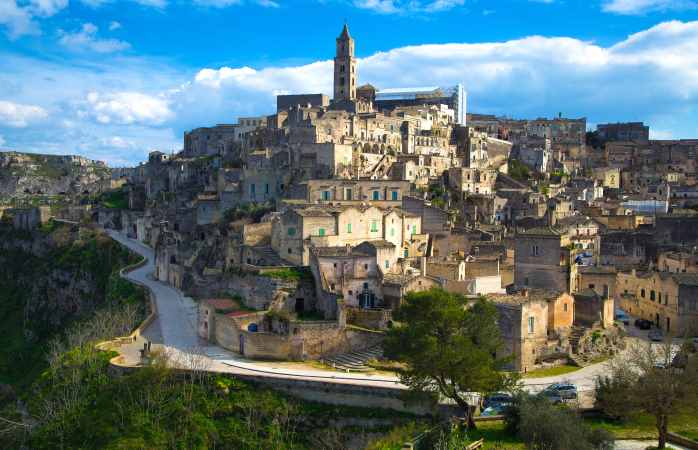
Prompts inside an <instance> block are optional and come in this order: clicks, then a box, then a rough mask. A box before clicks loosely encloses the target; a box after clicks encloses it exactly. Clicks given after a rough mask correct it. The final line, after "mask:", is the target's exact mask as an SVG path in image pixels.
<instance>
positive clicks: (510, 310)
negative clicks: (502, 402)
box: [487, 289, 575, 372]
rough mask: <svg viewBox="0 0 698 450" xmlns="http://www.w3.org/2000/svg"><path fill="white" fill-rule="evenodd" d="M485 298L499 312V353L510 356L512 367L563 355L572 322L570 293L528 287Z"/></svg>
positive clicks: (522, 368)
mask: <svg viewBox="0 0 698 450" xmlns="http://www.w3.org/2000/svg"><path fill="white" fill-rule="evenodd" d="M487 298H488V299H489V300H491V301H493V302H494V304H495V305H496V307H497V311H498V312H499V319H498V324H499V328H500V331H501V333H502V338H503V340H504V349H503V351H502V356H512V357H513V362H512V369H514V370H518V371H521V372H527V371H529V370H532V369H534V368H535V367H536V366H537V365H539V364H541V363H543V362H546V361H555V360H560V359H566V355H567V354H568V353H569V343H568V340H567V334H568V333H569V330H570V328H571V327H572V325H573V322H574V308H575V306H574V298H573V297H572V296H570V295H569V294H559V293H556V292H554V291H546V290H537V289H527V290H522V291H520V292H519V293H517V294H511V295H488V296H487Z"/></svg>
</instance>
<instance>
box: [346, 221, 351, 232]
mask: <svg viewBox="0 0 698 450" xmlns="http://www.w3.org/2000/svg"><path fill="white" fill-rule="evenodd" d="M347 233H349V234H351V224H350V223H348V224H347Z"/></svg>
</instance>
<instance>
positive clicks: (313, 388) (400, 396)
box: [236, 375, 441, 415]
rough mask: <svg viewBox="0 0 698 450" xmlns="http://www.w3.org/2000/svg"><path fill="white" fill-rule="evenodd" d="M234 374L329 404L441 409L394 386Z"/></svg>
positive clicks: (417, 411)
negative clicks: (407, 397)
mask: <svg viewBox="0 0 698 450" xmlns="http://www.w3.org/2000/svg"><path fill="white" fill-rule="evenodd" d="M236 377H237V378H240V379H243V380H247V381H252V382H255V383H259V384H262V385H265V386H268V387H270V388H272V389H274V390H277V391H282V392H286V393H288V394H290V395H292V396H294V397H297V398H301V399H303V400H309V401H314V402H319V403H326V404H331V405H346V406H359V407H363V408H382V409H391V410H395V411H402V412H410V413H413V414H417V415H432V414H438V413H439V412H440V411H441V409H440V408H439V406H438V405H437V404H436V402H435V401H434V400H433V399H431V398H429V397H427V396H423V397H422V398H421V399H418V400H412V401H407V400H406V399H405V395H406V394H407V390H405V389H401V388H400V387H399V386H397V385H396V386H395V387H394V388H392V387H376V386H363V385H356V384H345V383H337V382H330V381H323V380H312V381H310V380H302V379H288V378H273V377H264V376H256V375H237V376H236Z"/></svg>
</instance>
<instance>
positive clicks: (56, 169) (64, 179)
mask: <svg viewBox="0 0 698 450" xmlns="http://www.w3.org/2000/svg"><path fill="white" fill-rule="evenodd" d="M110 178H111V170H110V169H109V168H108V167H107V166H106V165H105V164H104V163H103V162H101V161H93V160H91V159H87V158H84V157H82V156H72V155H68V156H62V155H40V154H34V153H19V152H0V199H2V198H3V197H4V198H6V199H7V198H9V197H21V196H24V195H42V194H43V195H57V194H61V193H66V194H71V193H80V192H84V191H89V192H94V191H96V190H98V188H99V186H100V183H101V182H102V181H108V180H109V179H110Z"/></svg>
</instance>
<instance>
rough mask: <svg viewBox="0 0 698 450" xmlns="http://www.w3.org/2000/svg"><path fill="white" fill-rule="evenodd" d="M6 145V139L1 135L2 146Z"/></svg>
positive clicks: (0, 143)
mask: <svg viewBox="0 0 698 450" xmlns="http://www.w3.org/2000/svg"><path fill="white" fill-rule="evenodd" d="M3 145H5V138H4V137H2V135H1V134H0V146H3Z"/></svg>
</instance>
